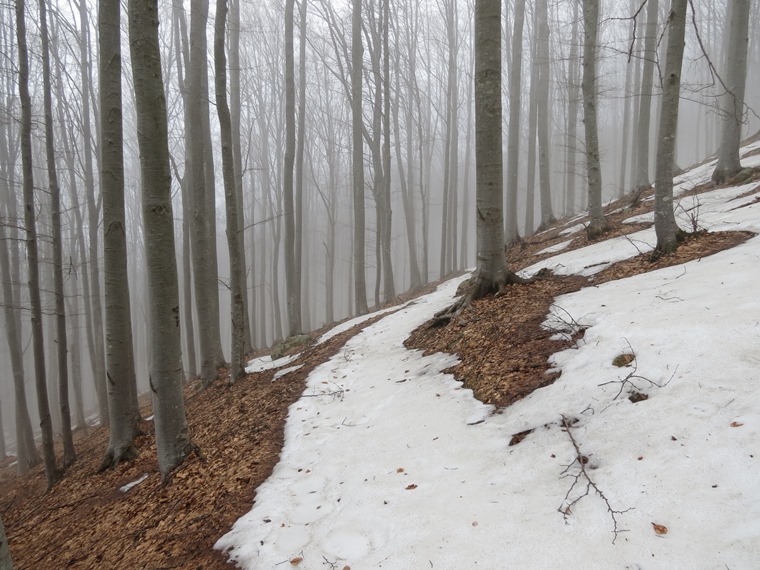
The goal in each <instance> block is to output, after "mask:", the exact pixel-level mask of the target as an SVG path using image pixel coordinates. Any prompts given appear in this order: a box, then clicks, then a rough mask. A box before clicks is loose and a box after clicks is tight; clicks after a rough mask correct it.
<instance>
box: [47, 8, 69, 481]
mask: <svg viewBox="0 0 760 570" xmlns="http://www.w3.org/2000/svg"><path fill="white" fill-rule="evenodd" d="M39 5H40V36H41V39H42V82H43V106H44V111H45V155H46V159H47V173H48V185H49V187H50V202H51V209H52V212H51V214H52V230H53V236H52V237H53V291H54V296H55V321H56V355H57V370H58V404H59V406H60V417H61V433H62V435H63V467H64V469H66V468H67V467H69V466H70V465H71V464H72V463H74V461H76V458H77V454H76V450H75V449H74V436H73V435H72V433H71V412H70V410H69V358H68V349H69V343H68V339H67V337H66V304H65V301H64V290H63V245H62V243H61V242H62V236H61V187H60V186H59V185H58V171H57V168H56V165H55V133H54V131H53V101H52V99H53V82H52V79H51V73H50V34H49V33H48V25H47V6H46V3H45V0H39Z"/></svg>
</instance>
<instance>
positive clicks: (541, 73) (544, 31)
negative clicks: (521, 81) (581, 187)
mask: <svg viewBox="0 0 760 570" xmlns="http://www.w3.org/2000/svg"><path fill="white" fill-rule="evenodd" d="M536 12H537V16H536V18H537V23H538V37H537V42H538V50H537V60H536V64H537V67H538V93H537V94H536V95H537V99H538V101H537V104H538V179H539V186H540V190H541V226H540V227H541V228H546V226H548V225H549V224H550V223H552V222H553V221H554V212H553V210H552V195H551V171H550V166H549V165H550V162H551V158H550V155H549V145H550V141H549V82H550V79H551V77H550V76H551V69H550V66H549V63H550V62H549V16H548V13H547V0H537V2H536Z"/></svg>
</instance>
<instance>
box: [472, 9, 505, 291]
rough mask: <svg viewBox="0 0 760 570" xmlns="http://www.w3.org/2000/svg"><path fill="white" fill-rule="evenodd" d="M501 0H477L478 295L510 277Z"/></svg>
mask: <svg viewBox="0 0 760 570" xmlns="http://www.w3.org/2000/svg"><path fill="white" fill-rule="evenodd" d="M500 12H501V0H476V1H475V169H476V178H477V186H476V193H477V195H476V209H477V235H478V267H477V273H476V283H475V287H474V293H473V296H474V298H480V297H483V296H485V295H487V294H489V293H491V292H493V291H496V290H498V288H499V287H500V286H501V284H502V283H503V281H504V280H505V277H506V272H507V267H506V261H505V258H504V221H503V217H502V203H503V180H504V178H503V173H502V118H501V14H500Z"/></svg>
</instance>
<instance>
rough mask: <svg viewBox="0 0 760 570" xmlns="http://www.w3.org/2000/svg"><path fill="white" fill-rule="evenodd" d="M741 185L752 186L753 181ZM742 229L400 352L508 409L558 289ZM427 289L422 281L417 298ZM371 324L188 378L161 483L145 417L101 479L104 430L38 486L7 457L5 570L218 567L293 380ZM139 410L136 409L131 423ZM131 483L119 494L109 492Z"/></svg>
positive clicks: (615, 209)
mask: <svg viewBox="0 0 760 570" xmlns="http://www.w3.org/2000/svg"><path fill="white" fill-rule="evenodd" d="M755 180H758V176H757V174H756V175H755ZM753 192H754V193H760V180H758V186H757V187H755V189H754V191H753ZM646 197H647V195H646V194H645V195H644V198H646ZM651 204H652V202H651V201H646V200H642V201H641V202H639V203H638V205H637V206H636V207H635V208H630V207H627V206H626V204H625V203H624V202H623V201H619V202H614V203H612V204H609V205H608V206H607V207H606V213H607V215H608V216H607V219H608V222H609V224H610V229H609V231H608V232H607V233H606V234H605V235H604V236H602V237H601V238H600V239H599V240H598V241H600V242H601V241H603V240H605V239H610V238H620V236H623V235H627V234H630V233H632V232H634V231H637V230H640V229H642V228H643V227H645V225H642V224H631V223H626V224H623V219H625V218H630V217H631V216H636V215H637V214H646V213H647V212H650V211H651ZM583 222H584V219H583V217H576V218H573V219H571V220H560V221H558V222H556V223H554V224H553V225H552V226H551V227H550V228H549V229H547V230H546V231H544V232H542V233H540V234H537V235H536V236H533V237H530V238H526V239H524V240H523V241H522V242H521V243H519V244H517V245H516V246H514V247H512V248H511V249H510V251H509V252H508V260H509V264H510V267H511V268H512V269H513V270H519V269H522V268H524V267H526V266H529V265H532V264H534V263H536V262H537V261H539V260H540V259H542V258H544V257H548V256H550V255H552V254H553V252H556V251H559V250H560V249H561V250H562V251H563V252H565V251H570V250H573V249H576V248H580V247H584V246H587V245H589V242H588V240H587V239H586V235H585V232H584V231H578V230H575V231H571V229H572V228H573V227H575V228H577V227H578V226H579V225H580V224H583ZM581 229H582V227H581ZM751 235H752V234H749V233H747V232H716V233H707V232H698V233H695V234H693V235H690V236H688V238H687V239H686V240H685V241H684V242H683V243H682V244H681V247H679V249H678V250H677V252H676V253H675V254H672V255H667V256H663V257H660V258H659V259H657V260H654V261H653V260H652V256H651V254H650V253H647V252H642V253H641V255H639V256H638V257H635V258H633V259H629V260H626V261H622V262H619V263H615V264H613V265H611V266H609V267H607V268H606V269H604V270H603V271H601V272H599V273H596V274H595V275H594V276H592V277H589V278H586V277H580V276H577V275H574V276H573V275H569V276H558V275H550V276H549V277H547V278H545V279H541V280H538V281H536V282H534V283H531V284H529V285H519V286H510V287H508V288H506V289H505V290H504V291H503V293H501V294H500V295H497V296H494V297H489V298H486V299H483V300H481V301H477V302H475V303H473V304H472V306H471V307H469V308H468V309H467V310H465V311H464V312H463V313H462V314H461V315H460V316H459V317H458V318H456V319H454V320H453V321H452V322H451V323H449V324H448V325H447V326H445V327H439V328H429V327H427V326H423V327H420V328H419V329H417V330H416V331H415V332H414V333H413V334H412V336H411V337H410V338H409V340H408V341H407V346H409V347H413V348H418V349H422V350H424V351H427V352H434V351H443V352H451V353H456V354H457V356H458V357H459V359H460V363H459V364H457V365H456V366H454V367H453V369H452V372H453V373H454V374H455V375H456V376H457V378H459V379H461V380H463V381H464V384H465V386H466V387H469V388H472V389H473V391H474V393H475V395H476V397H477V398H479V399H480V400H482V401H483V402H486V403H492V404H495V405H496V406H506V405H509V404H510V403H512V402H514V401H516V400H518V399H520V398H522V397H524V396H525V395H527V394H529V393H530V392H531V391H533V390H535V389H536V388H538V387H540V386H544V385H546V384H548V383H551V382H553V381H554V380H556V378H557V377H558V373H557V372H556V371H553V370H552V369H551V368H550V365H549V362H548V359H549V356H550V355H552V354H553V353H556V352H557V351H560V350H562V349H563V348H565V347H567V346H569V345H570V344H572V343H573V342H574V340H575V339H571V340H564V341H563V340H553V338H552V337H553V332H552V331H549V330H546V328H544V327H542V326H541V325H542V323H543V322H544V321H545V320H546V317H547V315H549V314H550V313H551V311H552V309H553V300H554V298H555V297H556V296H558V295H561V294H564V293H568V292H571V291H576V290H578V289H580V288H582V287H588V286H593V285H597V284H601V283H604V282H606V281H611V280H615V279H621V278H624V277H628V276H632V275H636V274H640V273H645V272H648V271H652V270H655V269H659V268H662V267H666V266H670V265H675V264H681V263H684V262H687V261H689V260H694V259H698V258H702V257H705V256H708V255H711V254H713V253H716V252H718V251H721V250H724V249H726V248H730V247H732V246H734V245H737V244H739V243H741V242H743V241H745V240H746V239H748V238H749V237H750V236H751ZM430 290H432V286H429V287H427V288H426V290H425V291H420V292H418V294H422V293H424V292H429V291H430ZM398 300H399V301H406V300H407V299H406V298H404V299H401V298H399V299H398ZM380 318H381V315H376V316H374V317H371V318H370V319H369V320H366V321H363V322H361V323H359V324H356V325H355V326H353V327H352V328H350V329H349V330H346V331H344V332H342V333H340V334H338V335H336V336H334V337H332V338H330V339H329V340H326V341H324V342H322V343H314V344H312V345H311V346H310V347H308V348H307V349H306V350H304V351H303V352H302V353H301V355H300V356H299V357H298V358H297V359H296V360H294V361H293V362H290V363H289V364H288V366H293V365H299V364H302V365H303V366H302V367H301V368H299V369H297V370H293V371H291V372H289V373H288V374H287V375H285V376H283V377H282V378H279V379H278V380H277V381H276V382H274V381H273V378H274V375H275V373H276V372H277V370H276V369H274V368H273V369H270V370H264V371H260V372H256V373H252V374H248V375H247V376H246V377H245V378H244V379H243V380H241V381H239V382H238V383H237V384H235V385H234V386H228V385H227V383H226V382H225V381H224V380H222V378H223V377H224V375H225V372H226V371H220V379H219V380H217V382H216V383H215V384H213V385H212V386H211V387H210V388H208V389H205V390H203V389H201V388H200V387H199V384H198V383H192V384H190V385H188V386H187V387H186V391H185V396H186V402H187V416H188V422H189V426H190V430H191V436H192V439H193V441H194V443H195V444H197V445H198V446H199V447H200V449H201V451H202V456H200V457H199V456H195V455H194V456H192V457H190V458H189V459H188V460H187V461H186V462H185V463H184V464H183V465H182V466H181V467H180V468H179V469H178V470H177V471H176V472H175V474H174V476H173V477H172V478H171V481H170V483H169V484H168V485H162V484H161V481H160V474H159V473H158V470H157V465H156V450H155V440H154V437H153V425H152V422H150V421H149V420H145V421H143V423H142V429H143V430H144V432H145V435H144V436H142V437H140V439H139V440H138V442H137V444H138V447H139V449H140V455H139V456H138V458H137V459H136V460H134V461H132V462H130V463H126V464H121V465H119V466H117V467H116V468H115V469H113V470H109V471H106V472H104V473H98V471H97V468H98V465H99V463H100V461H101V458H102V454H103V452H104V450H105V449H106V446H107V442H108V433H107V430H106V429H104V428H90V430H89V431H88V433H84V432H83V431H79V432H77V452H78V457H79V458H78V461H77V462H76V464H75V465H74V466H73V467H72V468H70V469H69V471H68V472H67V473H66V476H65V478H64V479H63V480H62V481H61V482H60V483H58V484H57V485H56V486H55V487H54V488H53V490H52V491H49V492H46V491H45V478H44V474H43V472H42V468H41V467H37V468H35V469H34V470H33V471H32V472H31V473H30V474H29V475H27V476H24V477H21V478H19V477H17V476H16V474H15V467H13V466H12V465H8V464H7V462H6V464H5V467H3V468H2V469H0V513H1V514H2V517H3V520H4V522H5V527H6V531H7V534H8V538H9V543H10V548H11V552H12V554H13V557H14V562H15V565H16V568H17V569H43V568H44V569H58V568H119V569H121V568H124V569H138V568H142V569H168V568H186V569H213V568H229V567H230V566H229V565H228V564H227V561H226V558H225V556H224V555H223V554H222V553H220V552H219V551H217V550H214V549H213V545H214V544H215V542H216V541H217V540H218V539H219V538H220V537H221V536H222V535H223V534H225V533H226V532H228V531H229V529H230V528H231V527H232V525H233V523H234V522H235V521H236V520H237V519H238V518H239V517H240V516H242V515H243V514H245V513H246V512H248V511H249V510H250V508H251V505H252V503H253V500H254V495H255V491H256V488H257V487H258V486H259V485H260V484H261V483H263V482H264V481H265V480H266V479H267V477H268V476H269V475H270V474H271V472H272V469H273V468H274V466H275V465H276V463H277V462H278V459H279V454H280V451H281V449H282V445H283V438H284V436H283V433H284V426H285V420H286V417H287V415H288V408H289V406H290V405H291V404H293V403H294V402H296V401H297V400H298V399H299V398H300V397H301V395H302V393H303V391H304V386H305V379H306V378H307V376H308V375H309V373H310V372H311V371H312V370H313V369H314V368H315V367H316V366H317V365H319V364H320V363H322V362H325V361H326V360H327V359H329V358H330V356H332V355H333V354H336V353H338V352H340V351H341V348H342V347H343V346H344V344H345V343H346V342H347V341H348V339H350V338H351V337H352V336H353V335H355V334H356V333H357V332H358V331H359V330H361V329H363V328H365V327H367V326H368V325H369V324H370V323H371V322H374V321H375V320H378V319H380ZM558 318H560V319H561V318H562V315H558ZM328 328H329V327H326V328H325V329H322V331H317V332H315V333H313V334H312V335H311V336H312V338H313V339H316V338H317V337H318V334H319V333H320V332H323V331H325V330H327V329H328ZM580 334H582V332H581V333H580ZM151 413H152V412H151V411H150V404H149V403H146V405H145V407H144V409H143V417H149V415H150V414H151ZM143 477H145V479H142V478H143ZM138 480H139V481H140V482H139V484H136V485H135V486H134V487H132V488H131V489H129V490H127V491H123V490H121V489H122V488H123V486H124V485H127V484H129V483H132V482H137V481H138Z"/></svg>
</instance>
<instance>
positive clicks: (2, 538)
mask: <svg viewBox="0 0 760 570" xmlns="http://www.w3.org/2000/svg"><path fill="white" fill-rule="evenodd" d="M0 570H13V559H12V558H11V550H10V548H8V537H7V536H6V535H5V526H4V525H3V519H2V518H0Z"/></svg>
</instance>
